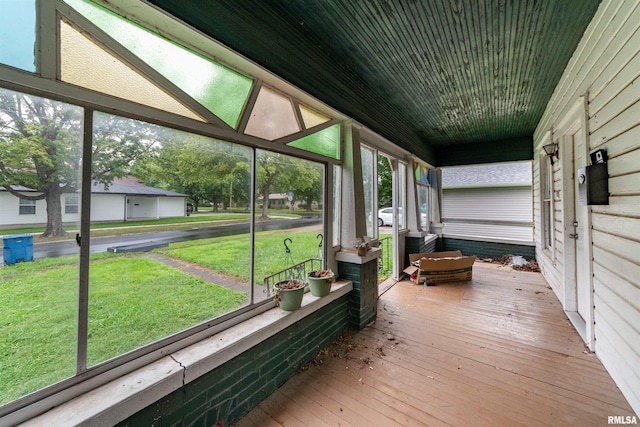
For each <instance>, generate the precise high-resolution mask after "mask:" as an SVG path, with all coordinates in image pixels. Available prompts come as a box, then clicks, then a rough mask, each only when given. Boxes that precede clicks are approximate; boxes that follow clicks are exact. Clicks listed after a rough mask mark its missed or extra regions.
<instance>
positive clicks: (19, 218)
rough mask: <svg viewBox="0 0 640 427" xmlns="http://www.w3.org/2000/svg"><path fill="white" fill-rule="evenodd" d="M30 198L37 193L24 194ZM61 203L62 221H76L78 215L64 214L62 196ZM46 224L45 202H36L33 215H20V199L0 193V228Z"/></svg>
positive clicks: (62, 197)
mask: <svg viewBox="0 0 640 427" xmlns="http://www.w3.org/2000/svg"><path fill="white" fill-rule="evenodd" d="M24 194H27V195H30V196H33V195H37V194H38V193H24ZM60 200H61V203H62V220H63V221H69V222H71V221H77V219H78V218H79V216H78V215H65V214H64V195H62V196H61V198H60ZM46 223H47V202H45V201H44V200H37V201H36V213H35V215H20V199H18V198H17V197H15V196H14V195H13V194H11V193H8V192H6V191H0V226H21V225H38V226H40V225H45V224H46Z"/></svg>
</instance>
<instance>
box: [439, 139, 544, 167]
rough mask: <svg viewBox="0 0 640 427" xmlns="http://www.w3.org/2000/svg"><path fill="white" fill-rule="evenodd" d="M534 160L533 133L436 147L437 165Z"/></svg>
mask: <svg viewBox="0 0 640 427" xmlns="http://www.w3.org/2000/svg"><path fill="white" fill-rule="evenodd" d="M519 160H533V135H532V136H530V137H522V138H514V139H505V140H500V141H478V142H474V143H470V144H460V145H449V146H442V147H438V148H437V149H436V166H439V167H442V166H459V165H475V164H482V163H497V162H513V161H519Z"/></svg>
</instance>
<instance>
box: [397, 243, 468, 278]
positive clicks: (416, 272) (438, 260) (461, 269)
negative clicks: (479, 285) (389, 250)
mask: <svg viewBox="0 0 640 427" xmlns="http://www.w3.org/2000/svg"><path fill="white" fill-rule="evenodd" d="M409 261H410V262H411V265H410V266H409V267H407V268H405V269H404V270H403V271H404V272H405V273H407V274H409V275H410V276H411V275H413V276H414V278H415V282H416V284H420V279H422V278H424V279H426V280H427V283H443V282H460V281H464V280H471V277H472V272H473V271H472V267H473V263H474V262H475V261H476V257H475V256H463V255H462V252H460V251H446V252H425V253H419V254H410V255H409ZM416 262H419V263H420V267H417V266H416V265H414V264H415V263H416Z"/></svg>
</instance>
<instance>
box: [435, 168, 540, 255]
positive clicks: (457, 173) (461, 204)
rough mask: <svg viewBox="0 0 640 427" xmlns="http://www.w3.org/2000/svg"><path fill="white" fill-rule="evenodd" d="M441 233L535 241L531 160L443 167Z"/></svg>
mask: <svg viewBox="0 0 640 427" xmlns="http://www.w3.org/2000/svg"><path fill="white" fill-rule="evenodd" d="M442 193H443V195H442V224H443V228H442V233H443V234H444V235H445V236H447V237H457V238H465V237H471V238H483V240H484V241H487V239H489V240H495V241H502V240H507V241H517V242H518V243H521V244H527V243H528V244H533V203H532V197H531V194H532V193H531V162H517V163H501V164H489V165H477V166H457V167H448V168H442Z"/></svg>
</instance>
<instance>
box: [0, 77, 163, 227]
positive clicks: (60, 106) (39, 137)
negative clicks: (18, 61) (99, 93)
mask: <svg viewBox="0 0 640 427" xmlns="http://www.w3.org/2000/svg"><path fill="white" fill-rule="evenodd" d="M82 123H83V110H82V108H80V107H77V106H74V105H70V104H66V103H62V102H57V101H52V100H50V99H45V98H40V97H37V96H31V95H27V94H22V93H18V92H13V91H9V90H4V89H0V185H2V186H3V187H4V188H5V189H6V191H8V192H9V193H11V194H13V195H14V196H16V197H19V198H22V199H27V200H45V201H46V204H47V226H46V229H45V231H44V233H43V236H44V237H52V236H62V235H64V234H65V232H64V229H63V225H62V206H61V202H60V199H61V195H62V194H64V193H75V192H77V191H78V189H79V188H80V182H81V180H80V171H81V164H82V155H81V153H82ZM159 130H160V128H158V127H157V126H153V125H148V124H145V123H142V122H138V121H135V120H130V119H125V118H121V117H116V116H112V115H109V114H102V113H96V114H95V119H94V135H93V143H92V159H91V165H92V179H93V180H94V181H95V182H96V183H101V184H104V185H107V186H108V185H109V184H110V183H111V182H113V179H114V178H118V177H122V176H124V175H126V174H127V173H128V172H129V168H130V167H131V164H132V162H133V161H134V160H135V158H136V157H138V156H139V155H141V154H142V153H144V152H147V151H149V150H152V149H153V147H154V145H155V144H156V142H157V138H158V133H161V132H159ZM20 187H26V188H29V189H31V190H34V191H35V192H37V193H39V194H24V191H20ZM22 190H24V189H22Z"/></svg>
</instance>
